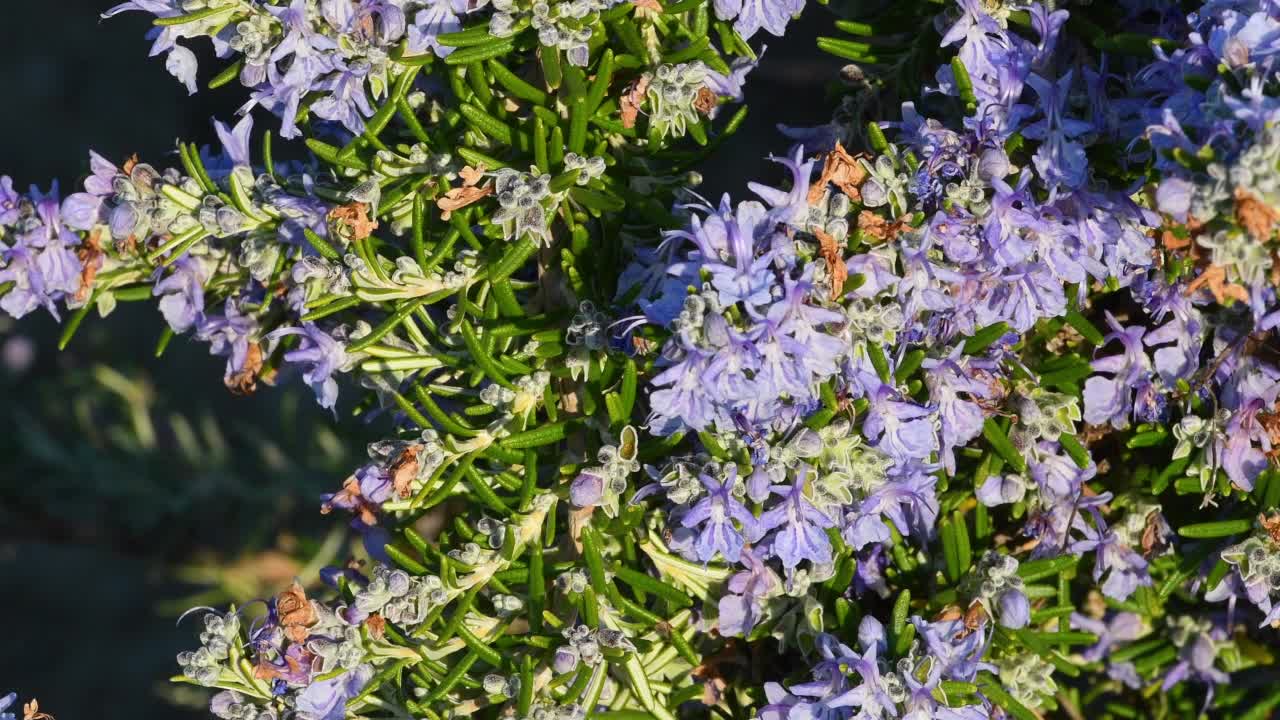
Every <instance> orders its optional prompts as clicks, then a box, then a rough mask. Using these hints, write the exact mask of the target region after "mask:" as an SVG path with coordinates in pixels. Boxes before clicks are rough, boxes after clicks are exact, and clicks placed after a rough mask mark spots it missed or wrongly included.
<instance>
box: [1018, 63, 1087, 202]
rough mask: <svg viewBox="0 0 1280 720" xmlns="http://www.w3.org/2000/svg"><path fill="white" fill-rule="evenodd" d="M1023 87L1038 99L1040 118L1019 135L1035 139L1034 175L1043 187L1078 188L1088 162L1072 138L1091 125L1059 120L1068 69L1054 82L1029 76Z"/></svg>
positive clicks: (1067, 87)
mask: <svg viewBox="0 0 1280 720" xmlns="http://www.w3.org/2000/svg"><path fill="white" fill-rule="evenodd" d="M1027 84H1028V85H1030V86H1031V87H1032V89H1034V90H1035V91H1036V95H1038V96H1039V97H1040V106H1039V107H1040V110H1041V111H1042V112H1043V113H1044V117H1043V118H1042V119H1040V120H1038V121H1036V122H1034V123H1031V124H1030V125H1027V126H1026V127H1024V128H1023V129H1022V134H1023V135H1024V136H1026V137H1028V138H1031V139H1033V140H1039V141H1041V142H1040V147H1039V148H1038V149H1037V150H1036V154H1035V157H1034V158H1033V160H1032V162H1033V163H1034V164H1035V166H1036V172H1037V173H1039V175H1040V178H1041V179H1042V180H1043V181H1044V183H1045V184H1046V185H1048V186H1049V187H1050V188H1053V187H1055V186H1058V185H1062V186H1065V187H1068V188H1078V187H1080V186H1081V185H1083V184H1084V181H1085V180H1086V179H1087V173H1088V167H1089V160H1088V158H1086V157H1085V154H1084V146H1083V145H1081V144H1080V143H1078V142H1076V141H1075V138H1078V137H1080V136H1081V135H1083V134H1085V133H1087V132H1089V131H1090V130H1092V129H1093V125H1091V124H1089V123H1087V122H1083V121H1081V120H1073V119H1071V118H1067V117H1063V109H1064V107H1065V106H1066V103H1067V98H1068V96H1069V95H1070V91H1071V71H1070V70H1068V71H1067V72H1066V74H1064V75H1063V76H1062V77H1061V78H1058V80H1057V81H1056V82H1054V81H1051V80H1048V79H1045V78H1042V77H1040V76H1039V75H1036V74H1034V73H1033V74H1031V75H1030V76H1028V77H1027Z"/></svg>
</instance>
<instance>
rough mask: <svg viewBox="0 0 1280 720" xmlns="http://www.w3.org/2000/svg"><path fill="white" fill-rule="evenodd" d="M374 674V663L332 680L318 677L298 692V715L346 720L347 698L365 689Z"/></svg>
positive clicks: (304, 718)
mask: <svg viewBox="0 0 1280 720" xmlns="http://www.w3.org/2000/svg"><path fill="white" fill-rule="evenodd" d="M372 677H373V666H372V665H367V664H366V665H359V666H357V667H356V668H355V669H353V670H350V671H348V672H345V673H342V674H341V675H338V676H337V677H334V678H330V679H328V680H318V681H316V682H313V683H311V685H309V686H307V689H306V690H303V691H302V692H301V693H300V694H299V695H298V704H297V710H298V717H300V718H302V720H342V718H344V717H346V714H347V701H348V700H350V699H351V698H353V697H355V696H356V695H358V694H360V691H361V690H363V689H364V686H365V685H367V684H368V683H369V680H370V679H371V678H372Z"/></svg>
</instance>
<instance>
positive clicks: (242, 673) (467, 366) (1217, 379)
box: [0, 0, 1280, 720]
mask: <svg viewBox="0 0 1280 720" xmlns="http://www.w3.org/2000/svg"><path fill="white" fill-rule="evenodd" d="M854 5H857V3H855V4H854ZM897 5H898V7H895V8H878V7H877V8H870V9H871V10H873V11H874V12H872V13H870V14H869V15H868V16H867V17H865V18H858V19H854V20H849V19H844V20H841V21H839V22H838V23H837V24H836V27H837V29H839V30H840V31H842V32H844V33H847V34H851V35H852V36H854V37H855V38H857V39H855V40H848V39H844V38H835V37H824V38H821V39H819V45H820V47H822V48H823V49H824V50H827V51H829V52H832V53H834V54H836V55H839V56H841V57H845V58H848V59H851V60H853V61H855V65H854V66H851V67H850V68H847V69H846V71H845V73H843V75H842V78H843V85H841V86H840V87H841V88H843V90H840V91H839V92H843V93H844V96H843V98H842V100H841V105H840V107H839V108H838V109H837V111H836V112H835V114H834V116H833V117H834V119H833V120H832V121H831V122H830V123H828V124H826V125H823V126H820V127H814V128H787V127H783V128H782V130H783V132H784V133H785V134H786V135H787V137H788V140H789V141H790V142H792V143H794V145H793V146H792V147H791V148H789V149H788V151H787V152H786V153H785V154H784V155H782V156H779V157H775V158H773V159H774V160H775V162H776V164H777V165H778V166H779V168H780V170H781V171H782V172H781V174H782V176H783V177H782V180H781V181H779V182H776V183H751V184H750V185H749V189H750V190H751V192H752V193H753V194H754V198H755V199H750V200H744V201H739V202H736V203H735V202H734V201H733V200H732V199H731V198H730V197H729V196H725V197H724V198H722V199H721V200H719V201H718V202H716V201H711V200H707V199H705V198H704V197H702V196H701V195H699V194H698V191H697V185H698V182H699V175H698V174H697V173H696V172H692V171H691V170H692V168H694V167H697V166H698V163H699V162H700V161H701V159H702V158H703V157H705V156H706V155H707V154H708V153H710V152H714V151H716V150H717V149H718V148H720V146H721V145H722V144H723V143H724V142H726V141H728V140H729V138H730V136H731V135H732V134H733V133H734V131H735V130H736V129H737V127H738V126H739V125H740V123H741V122H742V119H743V116H744V115H743V113H744V110H745V108H740V107H739V108H736V109H735V106H737V105H739V104H740V103H741V102H742V100H743V98H744V92H743V85H744V83H746V82H748V75H749V73H750V71H751V70H752V69H753V68H754V67H755V66H756V64H757V63H758V62H761V61H762V60H761V57H760V55H761V53H762V51H763V50H762V49H761V50H759V51H757V50H756V49H753V48H752V46H751V44H750V41H751V40H752V39H753V37H756V36H758V35H759V31H760V30H762V29H763V30H765V31H766V32H767V33H770V34H773V35H781V34H782V33H783V32H784V30H785V28H786V25H787V23H788V21H789V20H790V19H791V18H792V17H793V16H794V15H796V14H797V13H799V12H800V11H801V10H802V9H803V4H802V3H793V2H775V1H773V0H764V1H763V2H750V1H747V0H744V1H743V2H738V3H734V2H720V1H717V2H714V3H708V2H706V1H705V0H683V1H682V2H669V3H665V4H664V3H663V2H659V1H657V0H632V1H630V2H596V1H594V0H565V1H563V2H557V3H548V2H534V3H524V2H522V1H521V0H498V1H495V2H494V3H493V4H492V7H491V8H490V7H488V3H484V2H480V3H458V2H454V1H453V0H439V1H435V0H432V1H423V0H291V1H290V2H287V3H286V2H274V1H268V0H262V1H259V0H195V1H192V0H183V1H182V2H178V1H177V0H154V1H153V0H134V1H133V2H128V3H125V4H123V5H120V6H117V7H116V8H113V9H112V10H110V11H108V13H107V15H108V16H110V15H114V14H116V13H119V12H124V11H127V10H136V11H144V12H147V13H150V14H151V15H153V16H154V18H155V24H156V30H155V31H154V35H155V44H154V45H153V53H157V54H158V53H165V54H167V63H166V66H167V68H168V69H169V70H170V72H171V73H173V74H174V75H175V76H177V77H178V78H179V79H180V80H181V81H182V82H184V83H185V84H187V86H188V87H189V88H190V89H191V90H192V91H193V92H194V91H195V89H196V75H197V71H198V69H199V68H198V66H197V61H196V58H195V55H194V53H193V52H192V50H191V49H189V48H187V47H186V46H185V45H183V44H180V43H179V41H180V40H181V41H187V40H188V39H191V38H197V37H207V38H209V39H210V40H211V41H212V43H213V49H214V52H215V54H216V55H217V56H218V58H220V59H222V60H224V61H230V63H231V64H230V65H228V66H226V67H225V69H224V70H223V71H222V72H221V73H220V74H219V75H218V76H217V77H215V78H214V80H213V82H212V84H214V85H219V84H224V83H226V82H229V81H230V80H232V79H235V78H237V77H238V78H239V80H240V81H241V84H242V85H244V86H245V88H246V89H247V91H248V98H249V99H248V101H247V104H246V105H245V106H244V110H243V114H245V115H246V117H244V119H242V120H240V121H238V122H237V123H236V124H235V125H234V126H228V125H224V124H222V123H215V133H216V135H217V137H218V139H219V141H220V144H221V149H220V150H216V151H215V150H211V149H208V148H199V147H197V146H195V145H193V144H184V143H180V144H179V146H178V148H177V150H178V152H177V156H178V160H179V167H177V168H173V169H166V170H163V171H162V170H158V169H156V167H154V166H152V165H148V164H146V163H144V162H141V161H140V160H138V159H137V158H133V159H129V160H127V161H126V162H124V163H122V164H119V165H117V164H115V163H113V162H111V161H109V160H107V159H104V158H102V157H100V156H98V155H97V154H93V155H92V156H91V162H90V165H89V171H90V172H89V175H88V176H87V178H86V179H85V180H84V182H83V190H82V191H80V192H75V193H71V194H68V195H66V197H65V198H63V197H62V196H61V195H60V194H59V190H58V187H57V186H56V185H55V186H54V187H53V189H52V190H51V191H50V192H49V193H47V194H46V193H43V192H41V191H40V190H38V189H36V188H33V189H32V190H31V191H30V192H28V193H25V194H22V193H18V192H16V191H15V190H14V187H13V183H12V182H11V181H10V180H9V179H8V178H4V179H3V180H0V309H3V310H4V311H5V312H6V313H7V314H9V315H12V316H14V317H15V318H17V317H23V316H25V315H28V314H30V313H32V312H33V311H36V310H39V309H42V308H43V309H45V310H47V311H48V312H49V313H51V314H52V315H53V316H54V317H56V318H59V319H60V320H64V322H65V332H64V335H63V343H64V344H65V343H67V342H70V341H71V340H72V339H73V337H74V334H75V332H76V330H77V328H78V327H80V325H81V324H82V322H83V321H85V319H86V318H87V316H88V315H89V314H90V313H91V312H93V311H96V312H97V313H98V314H99V315H100V316H106V315H108V314H110V313H111V312H112V310H113V309H114V308H115V307H116V305H117V304H118V303H120V302H131V301H154V302H156V304H157V305H158V307H159V310H160V312H161V314H162V316H163V318H164V320H165V322H166V324H167V330H166V332H165V335H164V336H163V337H162V339H161V342H160V345H159V347H158V348H157V350H158V351H159V352H163V350H164V348H165V346H166V345H167V344H168V343H169V342H170V339H171V338H172V337H173V336H175V335H183V334H189V335H190V336H192V337H194V338H196V339H197V340H200V341H202V342H206V343H208V344H209V347H210V350H211V352H212V353H214V354H215V355H218V356H222V357H225V358H226V370H225V374H224V383H225V384H226V385H227V387H228V388H229V389H231V390H232V391H234V392H237V393H251V392H254V391H255V390H256V389H257V388H258V386H259V385H260V384H266V385H271V384H276V383H277V382H279V381H280V380H282V379H284V378H285V377H287V376H298V377H299V378H300V379H301V380H302V381H303V382H304V383H305V384H306V385H307V386H308V387H309V388H310V390H311V391H312V392H313V393H314V394H315V397H316V399H317V401H318V404H319V405H320V406H321V407H322V408H325V409H327V410H329V411H332V412H333V413H335V414H336V413H337V412H338V411H339V409H340V408H341V409H342V411H344V412H346V411H348V410H349V411H351V412H353V413H355V414H359V415H361V416H363V417H364V418H366V419H367V421H368V422H370V423H376V424H377V425H378V426H380V427H381V428H383V430H384V432H385V433H386V435H385V439H383V440H380V441H378V442H375V443H373V444H371V445H370V446H369V462H368V463H367V464H365V465H363V466H362V467H360V468H357V469H356V470H355V471H354V472H353V473H352V474H351V476H350V477H348V478H347V479H346V480H345V481H344V482H342V483H341V484H340V487H335V491H334V492H332V493H329V494H327V495H326V496H325V497H324V498H322V499H321V501H320V510H321V512H323V513H338V514H340V515H342V517H343V519H344V520H346V519H348V518H349V522H350V526H351V528H352V530H353V531H354V533H353V538H358V540H359V543H358V546H357V545H356V544H353V546H352V547H351V560H350V561H349V562H347V563H346V564H344V565H342V566H340V567H330V568H326V569H325V570H323V571H322V572H321V573H320V574H319V575H320V577H319V578H299V582H297V583H295V584H294V585H293V586H292V587H290V588H288V589H287V590H285V591H283V592H281V593H279V594H278V595H275V596H274V597H269V598H264V599H263V601H262V602H261V603H255V604H252V605H249V606H246V607H240V608H230V609H227V610H225V611H224V610H214V609H210V608H198V609H196V610H195V611H194V612H193V613H191V615H192V617H195V618H198V622H200V623H202V626H201V627H202V629H201V630H200V631H199V632H198V635H199V646H198V647H195V648H194V649H192V650H189V651H184V652H182V653H181V654H180V655H179V656H178V664H179V666H180V670H181V675H180V679H181V681H183V682H187V683H191V684H195V685H198V686H202V687H206V688H213V689H216V690H217V691H218V692H217V694H215V695H214V696H213V698H212V701H211V704H210V711H211V712H212V713H213V714H214V715H215V716H217V717H219V718H223V719H224V720H255V719H258V720H261V719H264V718H280V717H286V716H297V717H300V718H302V720H343V719H344V718H349V717H350V718H355V717H394V718H410V717H413V718H428V719H429V720H442V718H446V717H458V716H469V715H477V716H482V717H493V718H499V717H500V718H521V719H524V718H537V719H538V720H543V719H546V720H551V719H553V718H555V719H558V718H564V719H565V720H585V719H586V718H588V717H593V718H606V719H609V720H630V718H634V717H654V718H658V720H675V718H677V717H693V716H699V717H700V716H704V715H709V714H712V713H714V714H718V715H723V716H724V717H727V718H739V717H741V718H751V717H759V718H762V719H763V720H784V719H789V720H808V719H809V718H823V720H852V719H855V718H859V719H860V718H867V719H871V718H903V719H909V720H920V719H922V718H934V717H937V718H943V719H944V720H977V719H979V718H991V719H997V718H1006V717H1015V718H1019V719H1020V720H1024V719H1026V718H1034V717H1045V716H1062V717H1073V718H1079V717H1084V716H1086V715H1097V716H1098V717H1100V718H1121V717H1123V718H1129V717H1142V716H1151V717H1195V716H1197V715H1199V714H1207V715H1208V716H1212V717H1230V718H1240V719H1244V718H1260V717H1264V716H1265V714H1266V713H1267V712H1269V711H1270V710H1271V708H1274V707H1276V706H1277V705H1280V693H1277V692H1276V691H1275V690H1274V689H1272V688H1269V687H1267V685H1268V681H1267V678H1269V677H1273V676H1274V668H1275V663H1276V660H1275V658H1274V656H1273V653H1272V652H1271V651H1270V650H1268V645H1273V644H1274V643H1275V641H1276V636H1275V630H1276V627H1277V626H1280V473H1278V472H1277V470H1276V468H1274V467H1272V463H1273V461H1275V460H1277V459H1280V449H1278V448H1277V446H1280V404H1277V396H1278V395H1280V361H1278V360H1277V357H1280V352H1278V350H1277V344H1276V342H1277V341H1276V337H1275V335H1274V330H1275V327H1276V326H1277V325H1280V321H1277V318H1280V312H1278V311H1280V306H1278V305H1280V302H1278V300H1277V287H1280V273H1278V272H1277V270H1276V268H1275V267H1273V263H1274V262H1275V258H1277V257H1278V255H1277V247H1278V246H1277V244H1276V230H1277V224H1280V208H1278V207H1277V203H1280V199H1278V196H1277V190H1276V188H1275V187H1273V185H1275V184H1276V180H1275V178H1276V177H1280V157H1273V155H1274V153H1273V152H1272V149H1271V148H1272V145H1274V144H1275V143H1274V142H1273V141H1275V140H1277V139H1280V136H1277V135H1276V130H1275V127H1274V125H1275V121H1276V120H1277V118H1275V117H1273V115H1275V114H1276V113H1278V112H1280V104H1277V102H1276V101H1275V99H1274V98H1275V97H1276V96H1280V84H1277V82H1276V79H1275V77H1274V70H1275V68H1273V67H1272V65H1273V64H1274V60H1273V58H1274V57H1276V55H1277V53H1276V48H1275V47H1273V46H1275V44H1276V38H1277V37H1280V4H1277V3H1275V2H1272V1H1271V0H1209V1H1208V2H1207V3H1205V4H1204V6H1203V7H1200V8H1198V9H1197V10H1196V11H1195V12H1194V13H1191V14H1186V13H1185V12H1184V8H1183V7H1182V6H1181V4H1180V3H1175V2H1172V0H1169V1H1166V0H1123V1H1122V2H1118V3H1112V4H1100V3H1092V4H1090V3H1083V2H1072V3H1066V2H1027V3H1015V2H1008V1H1006V0H956V2H947V3H937V2H923V1H922V2H904V3H899V4H897ZM854 10H855V11H857V10H859V8H855V9H854ZM464 25H465V26H464ZM1114 28H1124V30H1123V31H1120V32H1113V29H1114ZM922 67H928V68H929V70H928V71H927V72H924V73H921V72H920V68H922ZM935 68H936V70H935ZM921 78H923V80H921ZM908 79H909V80H910V81H911V82H914V83H917V84H919V86H912V87H911V88H909V90H910V91H909V92H903V90H904V88H901V87H899V88H895V89H894V90H895V92H897V94H898V95H900V96H907V97H914V98H915V99H914V100H913V101H910V102H906V103H904V104H902V105H901V107H900V109H899V110H898V111H896V112H895V117H894V118H892V119H890V118H886V117H884V116H883V112H880V113H879V115H878V116H874V117H873V118H872V119H873V122H871V123H870V124H869V125H865V126H864V125H863V124H862V122H861V118H862V117H863V115H864V114H865V111H866V109H867V108H870V107H874V106H875V103H874V102H873V101H874V98H875V96H876V95H877V94H878V93H882V92H883V93H887V92H888V90H887V89H886V86H887V85H888V84H890V83H892V82H902V81H904V80H908ZM920 83H922V84H920ZM886 96H887V95H886ZM256 108H265V109H266V110H267V111H268V112H270V113H271V114H273V115H275V116H277V117H278V118H279V121H280V123H281V125H280V134H281V135H282V136H283V137H285V138H293V137H302V138H304V144H305V147H306V150H308V151H309V156H308V159H307V160H306V161H302V162H298V161H291V162H277V161H276V160H275V159H274V156H273V149H272V139H271V138H272V136H271V134H270V133H267V134H265V135H263V136H261V137H262V140H261V149H260V150H257V149H256V148H255V143H254V140H255V138H254V128H253V120H252V118H251V116H250V113H252V112H253V111H254V110H255V109H256ZM331 143H336V144H331ZM255 157H257V158H258V160H257V162H255V160H254V158H255ZM64 315H65V316H66V317H65V318H64V317H63V316H64ZM352 396H354V397H355V399H354V400H351V399H350V398H351V397H352ZM340 401H341V402H340ZM337 485H338V483H335V486H337ZM317 581H318V582H317ZM772 656H780V657H784V658H786V661H785V662H771V661H767V660H766V658H769V657H772ZM10 702H12V701H11V700H10V699H8V698H6V699H5V700H3V701H0V712H3V710H4V708H5V707H7V706H8V704H9V703H10ZM30 712H32V713H38V706H37V707H36V708H35V709H33V710H31V711H30ZM27 720H32V718H27Z"/></svg>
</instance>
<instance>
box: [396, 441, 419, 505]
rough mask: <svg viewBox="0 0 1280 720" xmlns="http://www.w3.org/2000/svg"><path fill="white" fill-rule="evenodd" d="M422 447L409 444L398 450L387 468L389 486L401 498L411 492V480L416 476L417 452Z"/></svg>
mask: <svg viewBox="0 0 1280 720" xmlns="http://www.w3.org/2000/svg"><path fill="white" fill-rule="evenodd" d="M420 452H422V448H421V447H419V446H418V445H410V446H408V447H406V448H405V449H404V450H402V451H401V452H400V455H398V456H397V457H396V459H395V461H393V462H392V463H391V467H390V468H389V469H388V472H389V474H390V475H391V487H392V488H393V489H394V490H395V492H396V494H397V495H399V496H400V497H401V498H407V497H409V495H410V494H411V493H412V492H413V480H414V478H416V477H417V476H418V453H420Z"/></svg>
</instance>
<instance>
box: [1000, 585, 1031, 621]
mask: <svg viewBox="0 0 1280 720" xmlns="http://www.w3.org/2000/svg"><path fill="white" fill-rule="evenodd" d="M996 610H997V611H998V615H999V618H1000V624H1001V625H1003V626H1005V627H1007V628H1013V629H1015V630H1016V629H1018V628H1023V627H1026V626H1027V623H1029V622H1031V601H1030V600H1029V599H1027V594H1026V593H1025V592H1023V591H1022V590H1021V589H1020V588H1011V589H1009V590H1005V591H1004V592H1002V593H1000V595H999V596H998V597H996Z"/></svg>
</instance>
